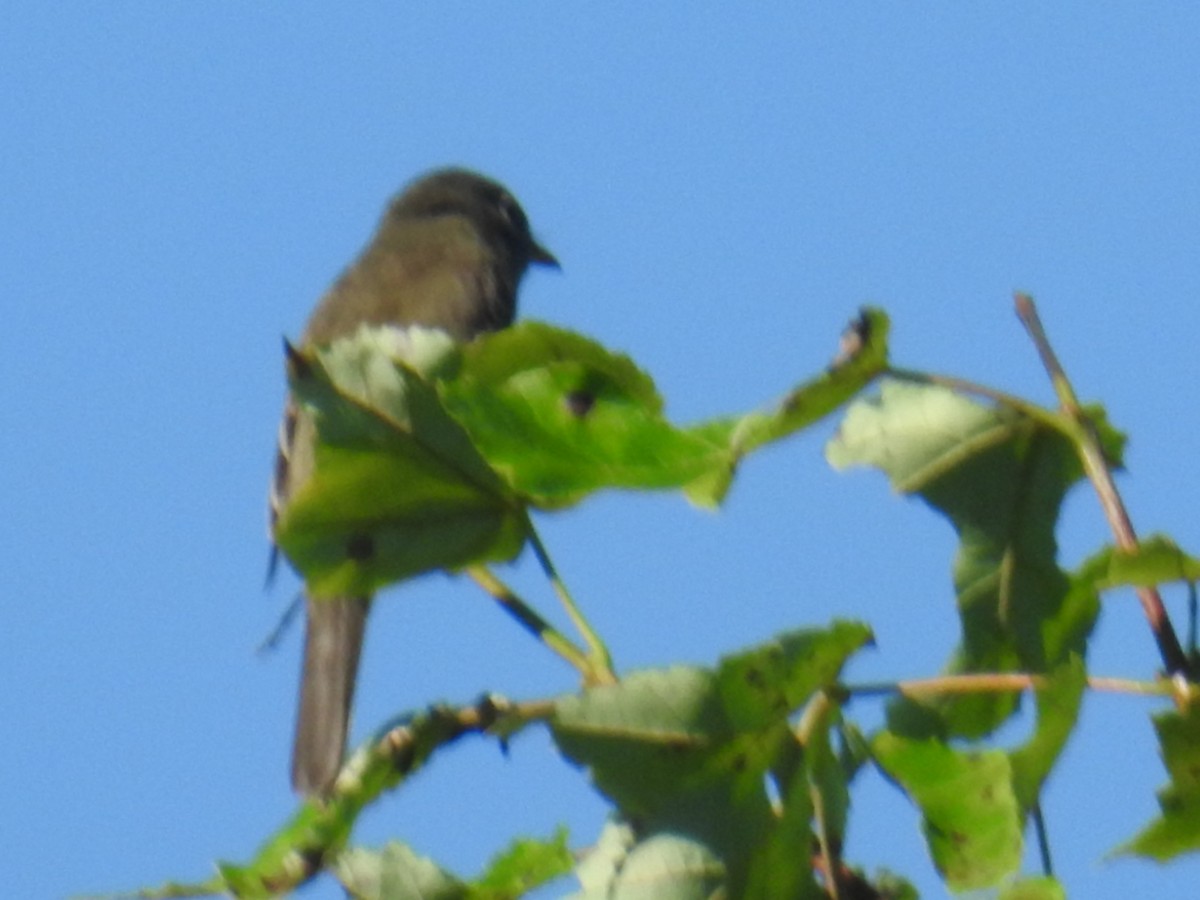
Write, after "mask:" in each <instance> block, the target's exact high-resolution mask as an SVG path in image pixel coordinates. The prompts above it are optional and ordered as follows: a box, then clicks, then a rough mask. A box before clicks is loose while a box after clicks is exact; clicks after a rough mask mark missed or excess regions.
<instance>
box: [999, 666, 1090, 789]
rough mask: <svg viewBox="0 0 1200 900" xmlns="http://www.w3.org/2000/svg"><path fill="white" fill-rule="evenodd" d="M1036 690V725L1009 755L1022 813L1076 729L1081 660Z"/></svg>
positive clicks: (1084, 680)
mask: <svg viewBox="0 0 1200 900" xmlns="http://www.w3.org/2000/svg"><path fill="white" fill-rule="evenodd" d="M1047 682H1048V683H1047V684H1046V686H1045V687H1044V688H1041V689H1039V690H1038V692H1037V724H1036V725H1035V727H1034V732H1033V734H1032V735H1031V736H1030V738H1029V740H1028V741H1026V742H1025V744H1024V746H1022V747H1019V748H1018V749H1016V750H1013V751H1012V752H1011V753H1010V754H1009V759H1010V762H1011V763H1012V773H1013V794H1014V795H1015V796H1016V798H1017V800H1018V802H1019V803H1020V804H1021V809H1022V811H1023V812H1028V811H1029V810H1030V809H1032V808H1033V804H1034V802H1035V801H1036V800H1037V798H1038V795H1039V793H1040V792H1041V789H1042V785H1043V784H1044V783H1045V780H1046V778H1047V777H1048V776H1049V774H1050V771H1051V770H1052V769H1053V768H1054V764H1055V763H1056V762H1057V761H1058V757H1059V755H1060V754H1061V753H1062V750H1063V747H1065V746H1066V743H1067V739H1068V738H1069V737H1070V736H1071V734H1072V733H1073V731H1074V730H1075V723H1076V721H1077V720H1078V718H1079V707H1080V705H1081V704H1082V703H1083V692H1084V689H1085V688H1086V687H1087V673H1086V672H1085V671H1084V667H1083V660H1081V659H1080V658H1079V657H1077V656H1076V657H1073V658H1072V659H1071V660H1070V661H1068V662H1066V663H1064V664H1063V665H1062V666H1060V667H1059V668H1058V669H1057V670H1055V672H1054V673H1053V674H1052V675H1051V676H1049V677H1048V679H1047Z"/></svg>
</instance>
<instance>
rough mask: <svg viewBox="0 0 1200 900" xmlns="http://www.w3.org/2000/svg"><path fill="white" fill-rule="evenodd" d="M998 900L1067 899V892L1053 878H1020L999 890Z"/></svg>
mask: <svg viewBox="0 0 1200 900" xmlns="http://www.w3.org/2000/svg"><path fill="white" fill-rule="evenodd" d="M999 900H1067V892H1066V890H1065V889H1064V888H1063V886H1062V884H1061V883H1059V881H1058V880H1057V879H1054V878H1048V877H1045V878H1022V879H1021V880H1020V881H1017V882H1014V883H1013V884H1010V885H1008V886H1007V887H1006V888H1004V889H1003V890H1002V891H1000V896H999Z"/></svg>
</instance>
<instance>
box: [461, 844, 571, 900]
mask: <svg viewBox="0 0 1200 900" xmlns="http://www.w3.org/2000/svg"><path fill="white" fill-rule="evenodd" d="M574 867H575V860H574V857H573V856H572V855H571V848H570V847H569V846H568V844H567V829H566V828H559V829H558V830H557V831H556V832H555V833H554V837H553V838H551V839H549V840H539V839H534V838H518V839H516V840H515V841H513V842H512V844H510V845H509V847H508V848H507V849H506V850H505V851H504V852H503V853H501V854H499V855H498V856H496V857H495V858H493V859H492V860H491V862H489V863H488V865H487V869H486V870H485V871H484V873H483V875H481V876H480V877H479V878H478V879H476V880H475V881H474V882H473V883H472V885H471V888H472V890H471V896H472V897H477V898H480V900H484V898H502V897H520V896H523V895H524V894H525V893H527V892H528V891H531V890H533V889H534V888H536V887H540V886H541V885H543V884H547V883H549V882H551V881H553V880H554V879H556V878H560V877H562V876H564V875H566V874H568V873H570V871H571V870H572V869H573V868H574Z"/></svg>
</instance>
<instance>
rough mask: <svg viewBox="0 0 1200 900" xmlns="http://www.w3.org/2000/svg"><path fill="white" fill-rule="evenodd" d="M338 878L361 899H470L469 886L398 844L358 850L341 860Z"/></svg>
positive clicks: (337, 870)
mask: <svg viewBox="0 0 1200 900" xmlns="http://www.w3.org/2000/svg"><path fill="white" fill-rule="evenodd" d="M334 870H335V872H336V874H337V877H338V879H339V880H340V881H341V882H342V884H343V885H344V886H345V888H346V890H347V891H348V892H349V893H350V895H351V896H353V897H356V898H360V900H407V898H415V897H419V898H421V900H467V898H468V897H470V896H471V894H470V892H469V891H468V889H467V886H466V885H465V884H463V883H462V882H461V881H459V880H458V879H457V878H455V877H454V876H453V875H451V874H450V873H448V872H446V871H445V870H444V869H442V868H440V867H439V866H438V865H437V864H436V863H434V862H433V861H432V860H430V859H428V858H427V857H424V856H419V855H418V854H416V853H414V852H413V851H412V850H411V849H410V848H409V847H407V846H406V845H404V844H401V843H399V842H395V841H393V842H391V843H388V844H387V845H385V846H384V847H383V849H382V850H377V851H376V850H366V849H361V848H355V849H353V850H348V851H346V852H345V853H343V854H341V855H340V856H339V857H338V860H337V864H336V866H335V869H334Z"/></svg>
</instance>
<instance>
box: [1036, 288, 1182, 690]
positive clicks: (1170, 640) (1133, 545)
mask: <svg viewBox="0 0 1200 900" xmlns="http://www.w3.org/2000/svg"><path fill="white" fill-rule="evenodd" d="M1015 300H1016V307H1017V317H1018V318H1019V319H1020V320H1021V324H1022V325H1024V326H1025V330H1026V331H1027V332H1028V333H1029V337H1030V339H1031V340H1032V341H1033V344H1034V346H1035V347H1036V348H1037V351H1038V355H1039V356H1040V357H1041V359H1042V365H1043V366H1044V367H1045V369H1046V372H1047V374H1049V376H1050V382H1051V384H1053V386H1054V392H1055V394H1056V395H1057V396H1058V402H1059V406H1060V407H1061V408H1062V411H1063V413H1065V414H1066V415H1067V416H1069V417H1070V418H1071V419H1073V420H1074V421H1075V422H1077V423H1078V424H1079V427H1080V435H1079V438H1078V441H1077V447H1078V449H1079V456H1080V460H1081V461H1082V463H1083V469H1084V472H1086V473H1087V476H1088V479H1089V480H1090V481H1091V482H1092V486H1093V487H1094V488H1095V490H1096V494H1097V495H1098V496H1099V498H1100V506H1101V507H1102V508H1103V509H1104V516H1105V518H1106V519H1107V520H1108V524H1109V527H1110V528H1111V529H1112V532H1113V537H1114V539H1115V542H1116V546H1117V549H1118V550H1122V551H1124V552H1126V553H1131V552H1133V551H1134V550H1136V549H1137V545H1138V541H1137V534H1136V533H1135V532H1134V530H1133V523H1132V522H1131V521H1130V519H1129V513H1128V512H1127V511H1126V509H1125V504H1124V502H1123V501H1122V500H1121V495H1120V493H1119V492H1118V491H1117V485H1116V483H1115V482H1114V481H1113V477H1112V470H1111V469H1110V468H1109V465H1108V461H1107V460H1105V458H1104V451H1103V449H1102V448H1101V446H1100V439H1099V437H1098V436H1097V435H1096V429H1095V427H1094V426H1093V424H1092V422H1091V420H1090V419H1088V417H1087V415H1086V414H1085V413H1084V412H1083V409H1082V407H1081V406H1080V404H1079V400H1078V397H1077V396H1076V394H1075V390H1074V388H1073V387H1071V382H1070V380H1069V379H1068V378H1067V374H1066V372H1065V371H1064V370H1063V367H1062V365H1061V364H1060V363H1059V361H1058V357H1057V356H1056V355H1055V353H1054V349H1053V348H1052V347H1051V346H1050V340H1049V339H1048V338H1047V337H1046V331H1045V329H1044V328H1043V327H1042V322H1041V319H1040V318H1039V317H1038V314H1037V309H1036V308H1035V307H1034V305H1033V298H1032V297H1030V296H1029V295H1028V294H1021V293H1018V294H1017V295H1016V296H1015ZM1136 592H1137V597H1138V600H1139V601H1140V602H1141V604H1142V611H1143V613H1145V616H1146V621H1147V622H1148V623H1149V625H1150V630H1151V632H1152V633H1153V634H1154V640H1155V642H1156V643H1157V644H1158V652H1159V655H1160V656H1161V657H1162V661H1163V665H1164V666H1165V667H1166V669H1167V672H1168V673H1169V674H1175V673H1177V672H1187V671H1188V668H1189V666H1188V659H1187V656H1186V655H1185V654H1184V652H1183V648H1182V647H1181V646H1180V644H1179V638H1178V637H1177V636H1176V634H1175V629H1174V628H1173V627H1172V626H1171V620H1170V618H1169V617H1168V616H1167V610H1166V607H1165V606H1164V605H1163V601H1162V596H1161V595H1160V594H1159V593H1158V590H1157V588H1154V587H1139V588H1137V589H1136Z"/></svg>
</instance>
